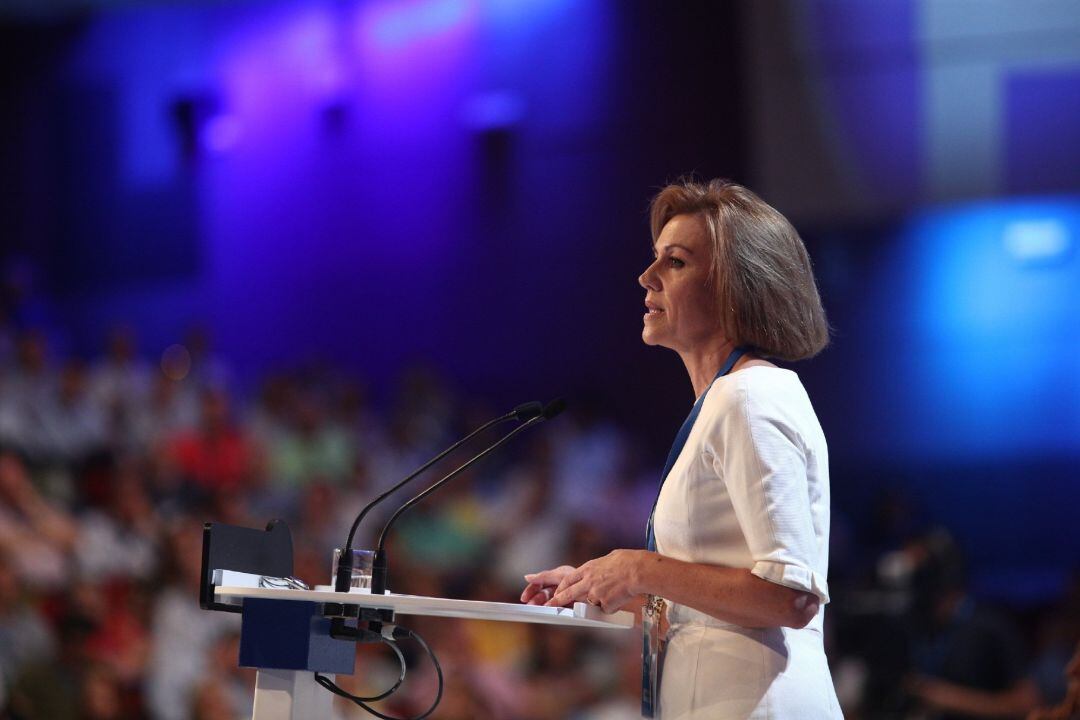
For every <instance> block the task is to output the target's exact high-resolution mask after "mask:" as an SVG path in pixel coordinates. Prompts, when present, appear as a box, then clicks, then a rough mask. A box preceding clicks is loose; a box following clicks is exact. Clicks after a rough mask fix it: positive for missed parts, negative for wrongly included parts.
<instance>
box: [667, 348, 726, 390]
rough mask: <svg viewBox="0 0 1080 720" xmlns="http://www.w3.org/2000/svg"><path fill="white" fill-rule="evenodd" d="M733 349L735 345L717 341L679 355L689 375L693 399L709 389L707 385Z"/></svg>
mask: <svg viewBox="0 0 1080 720" xmlns="http://www.w3.org/2000/svg"><path fill="white" fill-rule="evenodd" d="M734 349H735V343H733V342H731V341H730V340H726V339H718V340H716V341H715V342H712V343H707V344H704V345H702V346H700V347H696V348H694V349H693V350H687V351H685V352H680V353H679V357H681V358H682V361H683V365H685V366H686V372H687V373H688V374H689V375H690V384H692V385H693V386H694V397H701V394H702V393H704V392H705V391H706V390H707V389H708V388H709V383H711V382H712V381H713V378H715V377H716V373H717V372H718V371H719V370H720V366H721V365H722V364H723V362H724V361H725V360H727V358H728V355H730V354H731V351H732V350H734Z"/></svg>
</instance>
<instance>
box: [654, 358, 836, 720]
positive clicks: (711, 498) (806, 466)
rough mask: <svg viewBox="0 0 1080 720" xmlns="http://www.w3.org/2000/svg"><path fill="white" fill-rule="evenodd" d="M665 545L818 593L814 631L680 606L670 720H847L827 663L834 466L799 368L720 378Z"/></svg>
mask: <svg viewBox="0 0 1080 720" xmlns="http://www.w3.org/2000/svg"><path fill="white" fill-rule="evenodd" d="M653 522H654V528H655V533H656V548H657V551H658V552H660V553H661V554H662V555H667V556H670V557H673V558H677V559H679V560H685V561H688V562H696V563H707V564H711V565H723V566H727V567H737V568H747V569H749V570H750V571H751V572H752V573H753V574H754V575H756V576H758V577H760V578H763V579H764V580H768V581H770V582H775V583H779V584H781V585H785V586H787V587H791V588H797V589H799V590H806V591H809V592H812V593H815V594H816V595H817V596H818V597H819V598H820V599H821V603H822V605H821V610H820V611H819V612H818V614H817V616H816V617H815V618H814V619H813V620H812V621H811V622H810V623H809V625H807V626H806V627H805V628H803V629H800V630H795V629H792V628H765V629H760V628H759V629H755V628H745V627H741V626H738V625H732V624H730V623H725V622H722V621H720V620H717V619H716V618H713V617H710V616H709V615H706V614H704V613H702V612H698V611H696V610H692V609H691V608H688V607H686V606H683V605H678V604H672V603H668V606H667V607H668V611H667V612H668V621H669V622H670V629H669V630H668V633H667V637H666V649H665V652H664V658H663V661H662V666H661V673H662V674H661V680H660V703H659V705H660V708H659V709H660V712H659V718H660V719H661V720H705V719H706V718H708V719H709V720H728V719H730V720H735V719H736V718H738V719H740V720H741V719H742V718H754V719H755V720H757V719H759V718H760V719H763V720H764V719H766V718H768V719H770V720H783V719H786V718H798V719H799V720H813V719H816V718H830V719H831V718H841V717H843V716H842V714H841V712H840V707H839V704H838V703H837V700H836V694H835V692H834V690H833V685H832V677H831V676H830V673H829V667H828V665H827V663H826V660H825V650H824V646H823V642H822V621H823V618H824V613H825V603H827V602H828V601H829V588H828V583H827V582H826V574H827V572H828V564H829V467H828V450H827V448H826V445H825V436H824V434H823V433H822V431H821V426H820V425H819V424H818V420H817V416H816V415H815V414H814V410H813V408H812V407H811V405H810V399H809V398H808V397H807V395H806V391H805V390H804V389H803V386H802V383H800V382H799V378H798V376H797V375H796V374H795V373H793V372H791V371H790V370H782V369H779V368H774V367H766V366H751V367H748V368H744V369H742V370H739V371H737V372H734V373H732V374H730V375H726V376H724V377H721V378H718V379H717V380H716V381H715V382H714V383H713V385H712V387H711V388H710V389H709V391H708V393H707V395H706V397H705V400H704V402H703V403H702V407H701V412H700V414H699V415H698V418H697V421H696V422H695V423H694V427H693V429H692V430H691V432H690V435H689V437H687V440H686V445H685V446H684V447H683V450H682V452H681V454H680V455H679V457H678V459H677V460H676V462H675V464H674V466H672V469H671V472H670V473H669V475H668V478H667V481H666V482H665V483H664V486H663V488H662V490H661V491H660V497H659V499H658V501H657V505H656V514H655V517H654V521H653Z"/></svg>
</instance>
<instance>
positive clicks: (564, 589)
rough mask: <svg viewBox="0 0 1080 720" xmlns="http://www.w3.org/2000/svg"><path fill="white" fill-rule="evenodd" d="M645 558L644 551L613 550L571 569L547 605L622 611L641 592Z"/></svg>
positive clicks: (563, 577)
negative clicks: (579, 604)
mask: <svg viewBox="0 0 1080 720" xmlns="http://www.w3.org/2000/svg"><path fill="white" fill-rule="evenodd" d="M646 555H648V552H647V551H645V550H613V551H612V552H610V553H608V554H607V555H605V556H604V557H601V558H596V559H595V560H590V561H589V562H587V563H585V564H584V565H582V566H581V567H579V568H576V569H574V568H571V569H570V571H569V572H564V573H562V577H561V579H560V580H559V583H558V585H557V586H556V587H555V592H554V594H553V595H552V597H551V599H550V600H548V601H547V602H546V603H544V604H545V605H550V606H555V607H558V606H563V605H570V604H572V603H574V602H576V601H578V600H584V601H585V602H587V603H589V604H590V605H597V606H599V607H600V608H601V609H602V610H603V611H604V612H607V613H613V612H615V611H617V610H621V609H622V608H623V607H624V606H625V605H626V604H627V603H629V602H630V601H631V600H632V599H634V598H635V596H637V595H639V594H640V593H641V592H642V589H641V588H640V587H639V584H640V572H639V571H640V569H641V563H642V561H643V560H644V558H645V556H646ZM558 570H559V571H563V570H565V568H558ZM551 577H554V576H551ZM545 579H550V578H545Z"/></svg>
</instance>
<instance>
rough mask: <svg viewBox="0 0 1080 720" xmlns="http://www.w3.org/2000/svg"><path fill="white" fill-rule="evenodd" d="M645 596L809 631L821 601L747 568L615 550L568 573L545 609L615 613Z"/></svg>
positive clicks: (746, 621) (737, 620) (739, 621)
mask: <svg viewBox="0 0 1080 720" xmlns="http://www.w3.org/2000/svg"><path fill="white" fill-rule="evenodd" d="M642 594H649V595H659V596H661V597H664V598H666V599H668V600H670V601H671V602H675V603H678V604H680V605H686V606H687V607H691V608H693V609H695V610H699V611H701V612H703V613H705V614H707V615H711V616H712V617H715V618H717V619H718V620H722V621H725V622H730V623H733V624H736V625H742V626H744V627H792V628H801V627H805V626H806V624H807V623H809V622H810V621H811V620H812V619H813V618H814V616H815V615H817V612H818V608H819V607H820V601H819V600H818V598H817V596H816V595H814V594H813V593H810V592H804V591H801V590H794V589H792V588H788V587H784V586H783V585H778V584H777V583H773V582H769V581H768V580H762V579H761V578H759V577H756V576H755V575H751V574H750V571H749V570H747V569H743V568H729V567H720V566H717V565H704V564H701V563H690V562H684V561H682V560H676V559H674V558H670V557H666V556H664V555H660V554H659V553H654V552H648V551H646V550H615V551H614V552H611V553H609V554H607V555H605V556H604V557H602V558H597V559H595V560H590V561H589V562H587V563H585V564H584V565H582V566H581V567H579V568H576V569H575V570H573V571H571V572H567V573H565V574H564V575H563V577H562V578H561V581H560V583H559V585H558V587H557V589H556V590H555V593H554V595H553V597H552V598H551V599H550V600H549V601H548V602H547V603H546V604H548V605H553V606H559V605H569V604H570V603H573V602H575V601H578V600H584V601H586V602H592V603H593V604H596V605H600V607H601V608H602V609H603V610H604V611H605V612H614V611H616V610H620V609H622V608H623V607H624V606H626V605H627V604H629V603H631V602H632V601H633V600H634V599H635V597H636V596H638V595H642Z"/></svg>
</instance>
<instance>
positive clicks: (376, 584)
mask: <svg viewBox="0 0 1080 720" xmlns="http://www.w3.org/2000/svg"><path fill="white" fill-rule="evenodd" d="M537 404H539V403H537ZM565 409H566V401H564V400H563V399H562V398H558V399H555V400H552V401H551V402H549V403H548V404H547V405H546V406H544V408H543V410H542V411H540V412H538V413H537V414H535V415H534V416H532V417H531V418H529V419H528V420H526V421H525V422H523V423H522V424H521V425H519V426H517V427H516V428H514V429H513V430H511V431H510V432H508V433H507V434H506V435H503V436H502V437H501V438H499V440H497V441H496V442H495V443H494V444H492V445H490V446H489V447H487V448H486V449H485V450H483V451H482V452H480V453H479V454H477V455H475V456H473V457H472V458H470V459H469V460H466V461H465V462H464V463H462V464H461V465H459V466H458V467H457V468H455V469H454V470H452V471H450V472H449V473H448V474H447V475H446V476H445V477H443V478H442V479H440V480H438V481H436V482H435V483H433V484H432V485H431V486H430V487H428V488H427V489H426V490H423V491H422V492H420V493H417V494H416V495H414V496H413V497H412V498H410V499H409V500H407V501H406V502H405V503H404V504H403V505H402V506H401V507H399V508H398V509H397V510H395V511H394V514H393V515H391V516H390V519H389V520H387V521H386V525H384V526H383V529H382V532H381V533H380V534H379V542H378V545H377V546H376V549H375V562H374V565H373V567H372V571H371V593H372V594H373V595H382V594H384V593H385V592H386V575H387V566H386V550H385V547H384V546H385V544H386V535H387V533H388V532H389V531H390V528H391V526H393V524H394V522H395V521H396V520H397V519H398V518H399V517H400V516H401V514H402V513H403V512H405V511H406V510H408V509H409V508H411V507H412V506H413V505H415V504H416V503H418V502H420V501H421V500H423V499H424V498H426V497H427V496H428V495H431V494H432V493H433V492H435V491H436V490H438V489H439V488H441V487H442V486H443V485H445V484H446V483H448V482H450V481H451V480H453V479H454V478H456V477H457V476H458V475H460V474H461V473H463V472H465V471H466V470H468V469H469V468H470V467H472V466H473V465H474V464H476V463H477V462H479V461H480V460H483V459H484V458H485V457H487V456H488V455H490V454H491V453H493V452H495V450H497V449H498V448H499V447H501V446H502V445H504V444H505V443H507V442H508V441H509V440H510V438H512V437H514V436H515V435H517V434H518V433H520V432H523V431H524V430H525V429H526V428H529V427H532V426H533V425H538V424H540V423H542V422H544V421H545V420H550V419H551V418H553V417H555V416H556V415H558V414H559V413H561V412H562V411H563V410H565ZM474 434H475V433H474ZM470 437H471V436H470ZM340 577H341V574H340V570H339V572H338V578H339V579H340Z"/></svg>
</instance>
